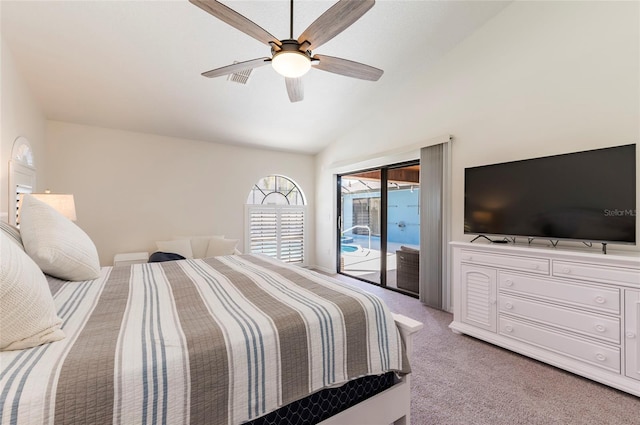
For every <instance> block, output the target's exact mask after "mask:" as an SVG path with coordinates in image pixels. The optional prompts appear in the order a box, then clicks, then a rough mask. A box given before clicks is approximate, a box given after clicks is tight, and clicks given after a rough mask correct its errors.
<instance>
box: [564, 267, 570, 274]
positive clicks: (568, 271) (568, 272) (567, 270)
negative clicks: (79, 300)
mask: <svg viewBox="0 0 640 425" xmlns="http://www.w3.org/2000/svg"><path fill="white" fill-rule="evenodd" d="M562 273H566V274H570V273H571V269H570V268H569V267H563V268H562Z"/></svg>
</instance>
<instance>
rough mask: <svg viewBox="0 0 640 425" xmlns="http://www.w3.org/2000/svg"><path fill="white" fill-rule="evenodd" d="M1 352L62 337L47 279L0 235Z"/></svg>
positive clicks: (16, 246) (26, 256)
mask: <svg viewBox="0 0 640 425" xmlns="http://www.w3.org/2000/svg"><path fill="white" fill-rule="evenodd" d="M0 251H1V252H2V256H0V323H2V332H0V351H8V350H21V349H23V348H30V347H35V346H37V345H40V344H45V343H47V342H53V341H58V340H61V339H62V338H64V332H62V330H61V329H60V325H61V324H62V320H61V319H60V318H59V317H58V315H57V314H56V307H55V304H54V302H53V297H52V296H51V292H50V290H49V285H48V284H47V279H46V278H45V277H44V274H43V273H42V271H41V270H40V268H38V265H37V264H36V263H35V262H34V261H33V260H32V259H31V258H29V256H28V255H27V254H26V253H25V252H24V251H23V250H21V249H20V247H19V246H18V245H17V244H16V243H14V242H12V241H11V240H10V239H9V237H8V236H6V235H5V234H4V233H2V232H0Z"/></svg>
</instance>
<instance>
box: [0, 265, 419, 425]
mask: <svg viewBox="0 0 640 425" xmlns="http://www.w3.org/2000/svg"><path fill="white" fill-rule="evenodd" d="M49 283H50V286H51V291H52V293H53V294H54V299H55V302H56V306H57V308H58V314H59V316H60V317H61V318H62V319H63V321H64V325H63V329H64V332H65V334H66V338H65V339H64V340H62V341H59V342H55V343H52V344H46V345H43V346H39V347H35V348H32V349H27V350H22V351H9V352H2V353H0V423H1V424H3V425H4V424H53V423H54V422H55V424H56V425H59V424H110V423H113V424H150V425H151V424H152V425H155V424H188V423H191V424H237V423H242V422H244V421H247V420H250V419H253V418H256V417H260V416H263V415H265V414H266V413H268V412H270V411H273V410H275V409H276V408H278V407H280V406H283V405H285V404H288V403H290V402H292V401H294V400H297V399H300V398H303V397H305V396H307V395H309V394H311V393H314V392H316V391H318V390H320V389H322V388H324V387H327V386H335V385H338V384H341V383H344V382H346V381H348V380H351V379H354V378H357V377H360V376H364V375H372V374H381V373H384V372H387V371H398V372H401V373H407V372H409V365H408V363H407V360H406V356H405V354H404V349H403V346H402V343H401V340H400V336H399V333H398V331H397V328H396V326H395V324H394V320H393V318H392V316H391V314H390V312H389V310H388V308H387V307H386V306H385V305H384V304H383V303H382V301H381V300H380V299H379V298H377V297H375V296H373V295H371V294H368V293H366V292H362V291H360V290H358V289H356V288H353V287H350V286H348V285H347V284H343V283H341V282H338V281H335V280H332V279H329V278H327V277H324V276H322V275H319V274H317V273H314V272H310V271H308V270H305V269H302V268H299V267H293V266H288V265H285V264H284V263H280V262H276V261H274V260H271V259H268V258H266V257H259V256H251V255H238V256H236V255H231V256H226V257H215V258H209V259H205V260H183V261H172V262H165V263H151V264H136V265H133V266H127V267H105V268H103V269H102V274H101V277H100V278H98V279H96V280H92V281H86V282H66V281H60V280H57V279H53V278H50V279H49Z"/></svg>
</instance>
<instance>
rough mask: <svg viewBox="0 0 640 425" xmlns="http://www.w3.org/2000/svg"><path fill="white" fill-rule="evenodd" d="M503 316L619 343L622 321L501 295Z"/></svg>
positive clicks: (500, 305) (499, 303)
mask: <svg viewBox="0 0 640 425" xmlns="http://www.w3.org/2000/svg"><path fill="white" fill-rule="evenodd" d="M498 307H499V310H500V313H505V314H512V315H516V316H519V317H524V318H526V319H530V320H535V321H536V322H539V323H542V324H545V325H549V326H555V327H558V328H561V329H564V330H567V331H571V332H577V333H580V334H582V335H585V336H589V337H593V338H598V339H600V340H603V341H606V342H612V343H616V344H619V343H620V320H619V319H617V318H612V317H607V316H604V315H600V314H596V313H587V312H583V311H578V310H573V309H568V308H563V307H558V306H555V305H552V304H544V303H539V302H536V301H531V300H525V299H522V298H517V297H512V296H509V295H505V294H502V295H500V297H499V299H498Z"/></svg>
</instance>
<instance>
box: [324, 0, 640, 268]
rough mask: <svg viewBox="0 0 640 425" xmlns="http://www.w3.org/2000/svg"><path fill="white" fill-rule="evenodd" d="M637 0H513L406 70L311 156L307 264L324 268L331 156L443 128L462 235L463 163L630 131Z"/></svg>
mask: <svg viewBox="0 0 640 425" xmlns="http://www.w3.org/2000/svg"><path fill="white" fill-rule="evenodd" d="M639 5H640V4H639V3H638V2H514V3H513V4H512V5H510V6H509V7H507V8H506V9H505V10H504V11H503V12H502V13H500V14H499V15H497V16H496V17H495V18H494V19H492V20H491V21H489V22H488V23H487V24H486V25H485V26H484V27H482V28H481V29H480V30H479V31H477V32H476V33H474V34H473V35H472V36H470V37H469V38H467V39H466V40H465V41H464V42H462V43H461V44H460V45H459V46H458V47H456V48H455V49H454V50H453V51H452V52H450V54H448V55H447V56H446V57H445V58H444V59H443V60H442V61H441V62H440V63H439V64H438V65H437V66H436V67H434V68H432V69H431V70H428V71H421V70H418V72H417V76H416V78H415V79H414V80H411V81H410V82H409V83H408V84H407V85H406V86H405V87H399V88H398V91H397V96H396V97H395V98H393V99H384V101H383V100H381V101H380V103H379V107H378V108H377V109H375V110H374V111H373V113H371V114H370V115H369V117H368V119H366V120H365V121H364V122H361V123H359V124H358V125H356V126H354V127H353V129H352V130H351V131H350V132H349V133H348V134H345V135H344V136H343V137H341V138H340V139H339V140H337V141H336V142H335V143H333V144H332V146H330V147H329V148H328V149H326V150H325V151H324V152H322V153H321V154H320V155H318V160H317V162H316V175H317V186H316V189H317V193H316V204H317V211H316V216H317V217H318V220H317V223H316V234H317V235H318V238H317V242H316V253H317V261H318V265H319V266H320V267H323V268H327V269H333V270H335V235H334V233H335V231H334V227H335V226H334V225H333V223H335V199H334V197H335V189H334V188H335V184H334V181H335V180H334V178H332V174H333V172H332V164H335V163H337V162H342V163H344V161H345V160H347V159H349V158H354V162H357V159H355V158H358V157H362V156H371V155H374V156H375V154H376V153H377V152H384V151H388V150H389V149H390V148H393V149H395V150H402V147H403V146H407V147H408V146H413V145H414V144H415V143H419V142H420V141H423V140H425V141H426V140H428V139H431V138H432V137H435V136H440V135H443V134H451V135H453V137H454V141H453V153H452V155H453V170H452V173H453V175H452V180H453V182H452V183H453V187H452V204H453V205H452V207H453V217H452V237H453V239H454V240H469V238H467V237H465V236H464V234H463V190H464V186H463V185H464V182H463V176H464V168H465V167H468V166H474V165H481V164H489V163H495V162H503V161H509V160H517V159H524V158H532V157H538V156H544V155H551V154H558V153H566V152H572V151H579V150H586V149H594V148H599V147H605V146H613V145H622V144H628V143H634V142H640V140H639V139H640V122H639V121H640V120H639V117H640V96H639V95H640V83H639V79H640V69H639V64H640V45H639V44H640V42H639V40H640V11H639ZM416 52H419V49H416ZM639 156H640V153H639ZM638 162H639V164H640V161H638ZM341 168H342V169H343V170H344V169H345V167H344V166H342V167H341ZM639 169H640V167H639ZM637 187H638V188H640V182H638V184H637ZM638 198H639V199H640V196H639V197H638ZM639 227H640V226H639ZM638 240H640V237H638ZM634 249H637V248H634Z"/></svg>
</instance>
